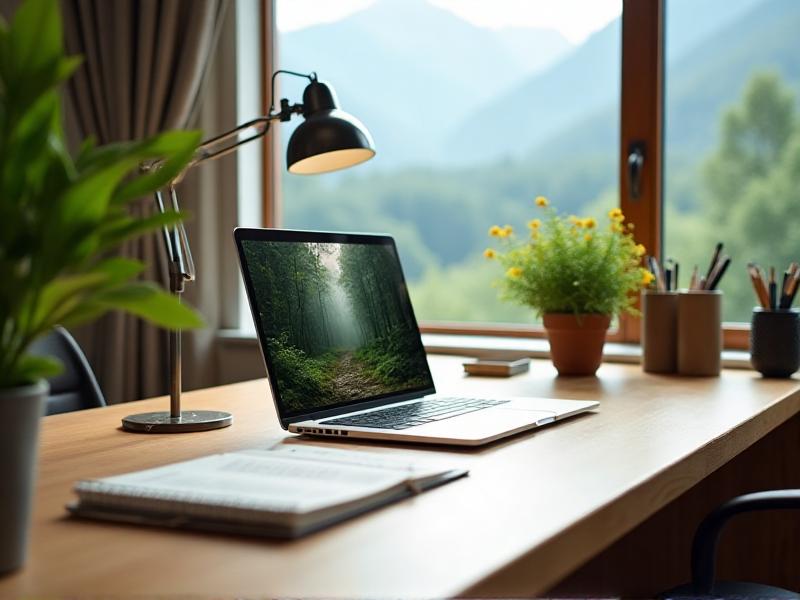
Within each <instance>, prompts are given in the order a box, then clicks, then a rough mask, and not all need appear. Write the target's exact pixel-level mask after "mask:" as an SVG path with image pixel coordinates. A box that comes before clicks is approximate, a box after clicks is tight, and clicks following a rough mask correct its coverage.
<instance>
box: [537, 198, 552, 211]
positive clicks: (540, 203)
mask: <svg viewBox="0 0 800 600" xmlns="http://www.w3.org/2000/svg"><path fill="white" fill-rule="evenodd" d="M534 202H536V206H541V207H542V208H544V207H545V206H549V205H550V202H548V201H547V198H545V197H544V196H536V200H534Z"/></svg>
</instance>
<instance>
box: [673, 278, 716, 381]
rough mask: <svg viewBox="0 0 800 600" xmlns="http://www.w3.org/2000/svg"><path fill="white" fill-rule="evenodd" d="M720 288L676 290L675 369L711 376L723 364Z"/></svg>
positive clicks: (688, 373) (686, 373) (685, 372)
mask: <svg viewBox="0 0 800 600" xmlns="http://www.w3.org/2000/svg"><path fill="white" fill-rule="evenodd" d="M721 352H722V292H721V291H720V290H703V291H699V290H684V291H681V292H679V293H678V373H680V374H681V375H697V376H714V375H719V372H720V370H721V368H722V362H721Z"/></svg>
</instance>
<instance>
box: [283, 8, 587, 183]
mask: <svg viewBox="0 0 800 600" xmlns="http://www.w3.org/2000/svg"><path fill="white" fill-rule="evenodd" d="M570 48H571V45H570V44H569V42H568V41H567V40H566V39H565V38H564V37H563V36H562V35H561V34H560V33H558V32H556V31H554V30H546V29H534V28H503V29H497V30H492V29H486V28H481V27H476V26H475V25H472V24H471V23H469V22H467V21H464V20H463V19H460V18H459V17H457V16H455V15H454V14H453V13H451V12H449V11H446V10H444V9H441V8H438V7H436V6H434V5H432V4H429V3H428V2H427V1H426V0H377V2H375V3H374V4H373V5H371V6H370V7H368V8H367V9H365V10H363V11H361V12H358V13H355V14H353V15H351V16H350V17H348V18H345V19H342V20H340V21H336V22H333V23H326V24H321V25H317V26H313V27H309V28H307V29H302V30H299V31H294V32H289V33H283V34H281V36H280V47H279V63H280V65H281V66H282V68H286V69H292V70H300V71H311V70H314V71H317V72H318V73H319V76H320V78H321V79H325V80H328V81H330V82H331V83H332V84H333V85H334V87H335V89H336V91H337V94H338V95H339V99H340V100H341V104H342V108H343V109H344V110H347V111H348V112H351V113H352V114H354V115H356V116H358V118H359V119H361V120H362V121H363V122H364V123H365V124H367V126H368V128H369V129H370V131H371V132H372V134H373V137H374V138H375V140H376V143H377V145H378V146H379V155H378V157H377V158H376V160H375V161H373V162H374V164H375V165H377V166H379V167H380V166H383V167H387V166H395V165H397V164H400V163H406V164H408V163H422V162H427V161H430V160H437V159H440V158H441V155H442V152H443V150H444V149H443V147H442V142H443V141H444V136H443V134H444V132H446V131H448V130H449V129H451V128H452V127H454V126H456V125H457V124H458V123H460V122H462V121H463V119H464V118H465V117H466V116H467V115H468V114H470V113H471V112H472V111H473V110H475V109H476V108H477V107H478V106H480V105H481V104H483V103H485V102H487V101H489V100H490V99H491V98H492V97H494V96H495V95H496V94H497V93H498V92H500V91H505V90H507V89H509V88H510V87H512V86H513V85H516V84H517V82H519V81H520V80H521V79H522V78H524V77H526V76H529V75H531V74H533V73H535V72H537V71H538V70H541V69H543V68H544V67H546V66H548V65H549V64H551V63H552V62H553V61H554V60H556V59H557V58H558V57H560V56H562V55H563V53H564V52H565V51H568V50H569V49H570ZM296 85H297V84H296V83H295V82H290V81H289V80H287V87H285V88H283V89H284V90H285V91H287V92H289V93H291V97H297V96H298V95H299V93H300V92H301V89H298V88H297V87H292V86H296ZM287 137H288V136H285V138H284V139H286V138H287Z"/></svg>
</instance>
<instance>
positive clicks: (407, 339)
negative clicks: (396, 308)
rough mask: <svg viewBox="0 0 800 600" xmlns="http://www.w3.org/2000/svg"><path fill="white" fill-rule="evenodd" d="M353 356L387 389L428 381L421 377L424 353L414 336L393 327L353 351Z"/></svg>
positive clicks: (400, 328)
mask: <svg viewBox="0 0 800 600" xmlns="http://www.w3.org/2000/svg"><path fill="white" fill-rule="evenodd" d="M356 358H357V359H358V360H359V361H361V362H362V363H363V364H364V365H365V366H366V367H367V369H368V371H369V372H370V373H371V374H372V375H373V376H374V377H375V378H376V379H378V380H380V381H382V382H383V383H384V384H386V385H387V386H391V388H400V389H408V388H413V387H421V386H422V385H425V384H426V383H427V384H430V382H429V381H426V379H425V378H424V377H422V376H421V374H422V373H424V372H425V365H424V364H422V363H421V361H424V360H425V359H424V354H422V353H421V352H420V348H419V342H418V340H417V339H416V335H414V333H413V332H412V331H410V330H409V329H406V328H403V327H397V328H395V329H393V330H392V331H390V332H389V333H387V334H386V335H384V336H383V337H381V338H378V339H374V340H372V341H371V342H369V343H367V344H365V345H363V346H362V347H361V348H359V349H358V350H357V351H356Z"/></svg>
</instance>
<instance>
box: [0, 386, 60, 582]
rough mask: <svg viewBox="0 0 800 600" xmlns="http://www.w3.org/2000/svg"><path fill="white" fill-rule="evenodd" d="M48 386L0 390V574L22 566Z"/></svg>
mask: <svg viewBox="0 0 800 600" xmlns="http://www.w3.org/2000/svg"><path fill="white" fill-rule="evenodd" d="M48 392H49V386H48V384H47V382H46V381H44V380H42V381H40V382H38V383H35V384H33V385H26V386H21V387H17V388H11V389H4V390H3V389H0V478H2V482H3V483H2V487H3V493H2V494H0V573H6V572H8V571H12V570H14V569H18V568H19V567H21V566H22V565H23V563H24V562H25V555H26V552H27V548H28V529H29V526H30V520H31V510H32V508H33V486H34V483H35V481H36V454H37V450H38V446H39V421H41V417H42V414H43V413H44V404H45V400H46V399H47V394H48Z"/></svg>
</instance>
